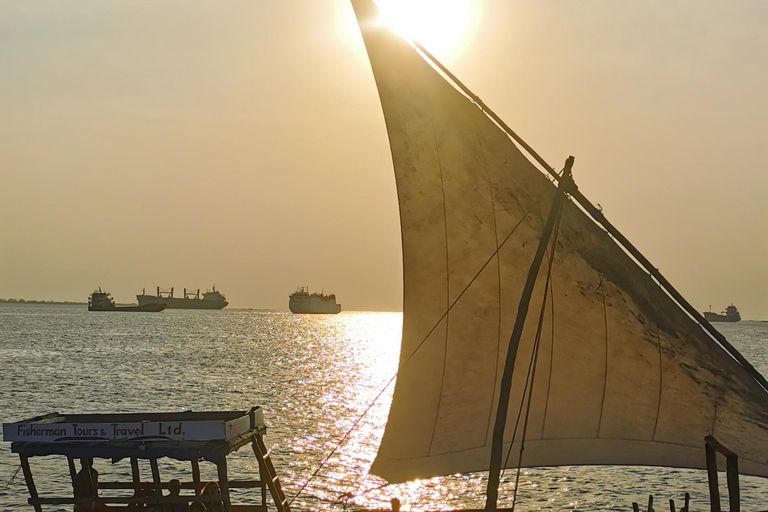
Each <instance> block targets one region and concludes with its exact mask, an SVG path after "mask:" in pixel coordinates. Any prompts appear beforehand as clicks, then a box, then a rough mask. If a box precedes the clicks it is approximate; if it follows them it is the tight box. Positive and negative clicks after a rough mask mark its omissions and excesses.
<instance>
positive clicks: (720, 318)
mask: <svg viewBox="0 0 768 512" xmlns="http://www.w3.org/2000/svg"><path fill="white" fill-rule="evenodd" d="M704 318H705V319H706V320H707V322H710V323H712V322H738V321H739V320H741V318H734V317H731V316H725V315H718V314H716V313H707V312H705V313H704Z"/></svg>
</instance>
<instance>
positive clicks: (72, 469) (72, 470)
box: [67, 457, 77, 487]
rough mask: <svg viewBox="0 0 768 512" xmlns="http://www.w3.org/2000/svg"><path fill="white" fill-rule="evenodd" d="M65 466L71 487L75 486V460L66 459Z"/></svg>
mask: <svg viewBox="0 0 768 512" xmlns="http://www.w3.org/2000/svg"><path fill="white" fill-rule="evenodd" d="M67 465H68V466H69V478H71V479H72V486H73V487H74V485H75V477H76V476H77V468H76V467H75V459H73V458H72V457H67Z"/></svg>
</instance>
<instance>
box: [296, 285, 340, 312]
mask: <svg viewBox="0 0 768 512" xmlns="http://www.w3.org/2000/svg"><path fill="white" fill-rule="evenodd" d="M288 308H289V309H290V310H291V313H313V314H332V315H335V314H336V313H340V312H341V304H337V303H336V295H333V294H331V295H324V294H323V293H311V294H310V293H309V287H304V286H302V287H300V288H298V289H297V290H296V291H295V292H293V293H292V294H291V295H289V296H288Z"/></svg>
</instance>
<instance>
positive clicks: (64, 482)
mask: <svg viewBox="0 0 768 512" xmlns="http://www.w3.org/2000/svg"><path fill="white" fill-rule="evenodd" d="M401 326H402V315H401V314H399V313H342V314H340V315H335V316H294V315H291V314H290V313H285V312H272V311H253V310H234V309H233V310H224V311H164V312H162V313H157V314H152V313H132V314H120V313H89V312H87V311H85V307H83V306H47V305H4V304H0V367H1V368H3V371H2V377H1V378H0V411H2V414H1V415H0V419H1V420H2V421H3V422H9V421H17V420H21V419H25V418H29V417H32V416H35V415H38V414H43V413H47V412H52V411H58V412H61V413H67V412H78V413H88V412H94V413H95V412H137V411H181V410H188V409H191V410H198V411H199V410H226V409H237V410H242V409H246V408H248V407H250V406H253V405H259V406H261V407H263V408H264V410H265V416H266V421H267V424H268V426H269V432H268V435H267V437H266V438H265V439H266V442H267V444H268V446H269V447H270V448H271V449H272V453H273V460H274V462H275V465H276V467H277V470H278V472H279V474H280V476H281V480H282V482H283V487H284V489H285V491H286V495H287V496H288V497H289V498H293V497H295V496H296V495H297V493H299V491H300V490H301V489H302V488H303V490H302V491H301V493H300V494H298V497H296V499H295V501H294V502H293V504H292V508H293V509H294V510H300V511H301V510H313V511H317V510H329V511H330V510H333V509H337V510H341V509H342V508H344V507H347V508H356V507H380V508H382V507H388V505H389V500H390V498H392V497H398V498H399V499H400V500H401V501H402V502H403V508H404V509H406V510H407V509H414V510H417V509H418V510H425V509H427V510H438V509H456V508H462V507H476V508H477V507H482V506H483V504H484V491H485V482H486V475H484V474H475V475H461V476H459V475H457V476H454V477H447V478H435V479H430V480H424V481H417V482H411V483H407V484H401V485H395V486H385V485H384V484H385V483H384V482H383V481H381V480H380V479H378V478H376V477H373V476H370V475H367V470H368V468H369V467H370V464H371V462H372V460H373V458H374V456H375V453H376V447H377V444H378V440H379V439H380V437H381V434H382V431H383V427H384V424H385V422H386V417H387V412H388V409H389V403H390V400H391V394H392V387H391V386H390V387H389V388H386V390H385V391H384V392H383V393H382V389H385V386H386V383H387V382H388V381H389V380H390V379H391V378H392V376H393V374H394V372H395V369H396V366H397V358H398V352H399V339H400V329H401ZM718 328H719V329H721V330H722V331H723V332H724V333H725V335H726V336H727V337H728V339H729V341H730V342H731V343H732V344H733V345H735V346H736V347H737V348H738V349H739V350H740V351H741V352H742V353H743V354H744V355H745V356H746V357H747V358H748V359H749V360H750V361H752V363H753V364H754V365H755V366H756V367H757V369H758V370H759V371H761V372H762V373H763V374H764V375H766V374H768V323H762V322H740V323H738V324H719V325H718ZM378 395H381V396H380V398H379V399H378V400H377V401H375V403H374V404H373V406H371V407H370V410H369V411H368V413H367V414H366V415H365V416H364V417H363V419H362V420H360V421H359V423H358V425H357V427H356V428H355V429H353V430H352V431H351V434H350V435H349V436H348V438H347V439H346V441H345V442H344V443H343V444H342V445H341V446H340V447H339V448H338V449H337V450H336V451H335V452H334V453H333V455H331V456H330V458H328V461H327V463H326V464H325V466H324V467H323V469H322V470H321V471H319V472H318V474H317V476H315V477H314V478H313V479H312V480H311V481H309V483H307V481H308V479H309V477H310V476H311V475H312V473H313V472H314V471H315V470H316V469H317V468H318V467H319V465H320V464H321V462H322V461H323V460H324V459H326V457H328V456H329V454H330V453H331V451H332V450H333V449H334V448H335V447H336V446H337V444H338V443H339V441H340V440H341V439H342V438H343V437H344V436H345V435H346V434H347V432H349V431H350V429H351V427H352V426H353V424H354V423H355V422H356V421H358V419H359V418H360V417H361V415H362V414H363V412H364V411H365V410H366V409H367V408H368V407H369V406H370V404H371V403H372V402H374V399H375V398H376V397H377V396H378ZM31 464H32V471H33V474H34V475H35V480H36V484H37V488H38V491H39V492H40V494H41V495H42V496H57V495H58V496H66V495H70V493H71V485H70V484H69V481H68V470H67V464H66V459H63V458H60V457H43V458H33V459H32V462H31ZM95 467H96V469H97V470H98V471H99V473H100V480H101V481H110V480H129V479H130V468H129V465H128V463H127V462H126V461H122V462H118V463H116V464H112V463H111V462H110V461H105V460H98V459H97V460H96V462H95ZM257 467H258V465H257V463H256V460H255V458H254V456H253V453H252V452H251V451H250V450H245V449H243V450H241V451H239V452H237V453H236V454H234V455H233V456H231V457H230V478H238V477H239V478H245V477H253V476H255V475H256V474H257ZM201 468H202V470H203V478H204V479H207V478H213V476H214V474H215V469H214V467H213V466H212V465H209V464H206V463H201ZM18 469H19V464H18V459H17V458H16V456H15V455H14V454H11V453H10V445H9V444H8V443H2V444H0V510H9V511H10V510H13V511H22V510H32V507H30V506H28V505H26V499H27V497H28V493H27V489H26V486H25V484H24V478H23V476H22V474H21V472H20V471H18ZM188 469H189V468H188V465H187V464H185V463H180V462H171V461H165V462H164V461H161V464H160V470H161V474H162V478H163V479H164V480H168V479H169V478H173V477H182V478H184V479H187V480H189V479H190V476H189V473H188ZM141 471H142V477H143V478H144V479H147V480H149V479H151V473H150V470H149V467H148V465H146V464H142V466H141ZM720 480H721V484H722V487H723V489H722V491H721V494H722V496H723V501H724V504H725V496H726V495H727V493H726V491H725V488H724V487H725V484H724V480H725V478H724V476H723V477H721V479H720ZM513 482H514V471H508V472H507V473H506V474H505V476H504V479H503V482H502V488H501V496H502V502H501V505H502V506H509V505H511V503H509V501H504V500H505V498H504V497H505V496H511V488H512V485H513ZM741 485H742V508H743V509H744V510H764V509H765V508H766V504H767V503H768V479H759V478H752V477H741ZM686 491H687V492H690V493H691V496H692V506H691V509H692V510H708V491H707V484H706V474H705V473H704V472H701V471H691V470H672V469H656V468H653V469H652V468H638V467H635V468H625V467H564V468H549V469H530V470H525V471H524V472H523V474H522V476H521V478H520V484H519V489H518V503H517V509H518V510H520V511H526V510H537V509H545V510H563V509H574V510H596V509H603V510H625V511H626V510H630V509H631V503H632V502H633V501H638V502H640V503H641V504H644V503H646V502H647V499H648V495H649V494H653V495H654V496H655V502H656V507H655V508H656V509H657V510H661V509H662V508H663V509H665V510H666V509H667V507H668V505H667V503H668V500H669V499H670V498H673V499H675V501H676V503H678V504H680V503H681V502H682V498H683V494H684V493H685V492H686ZM105 492H106V491H105ZM345 495H346V496H347V497H346V498H345V497H344V496H345ZM350 496H351V497H350ZM506 499H508V498H506ZM233 500H234V501H235V502H241V503H248V502H258V499H257V498H256V497H255V494H253V493H252V491H245V490H243V491H238V492H234V491H233ZM678 506H679V505H678ZM44 510H46V511H49V510H50V511H55V510H62V511H64V510H66V511H69V510H71V508H70V507H65V508H61V507H56V506H48V507H44Z"/></svg>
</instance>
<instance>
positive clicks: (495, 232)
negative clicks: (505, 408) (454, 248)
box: [473, 130, 525, 443]
mask: <svg viewBox="0 0 768 512" xmlns="http://www.w3.org/2000/svg"><path fill="white" fill-rule="evenodd" d="M473 133H474V134H475V139H477V143H478V145H479V146H480V156H481V157H482V159H483V169H484V170H485V179H486V181H487V182H488V195H489V197H490V199H491V214H492V215H491V217H492V218H493V236H494V243H495V245H496V253H495V255H494V256H495V257H496V279H497V281H498V287H497V290H496V293H497V297H498V312H499V314H498V329H497V330H496V361H495V363H494V365H493V367H494V374H493V389H492V390H491V400H490V401H491V405H490V407H488V420H487V421H486V427H485V442H486V443H487V442H488V437H489V436H490V435H491V434H492V429H491V424H492V420H493V404H494V402H495V401H496V398H495V397H496V383H497V382H498V381H499V359H501V354H500V352H501V320H502V310H501V258H499V249H500V247H499V226H498V223H497V219H496V201H495V199H494V197H493V187H492V186H491V175H490V173H489V172H488V161H487V160H486V158H485V151H484V148H483V141H482V140H481V139H480V136H479V135H478V134H477V131H474V130H473ZM523 213H525V212H523Z"/></svg>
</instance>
